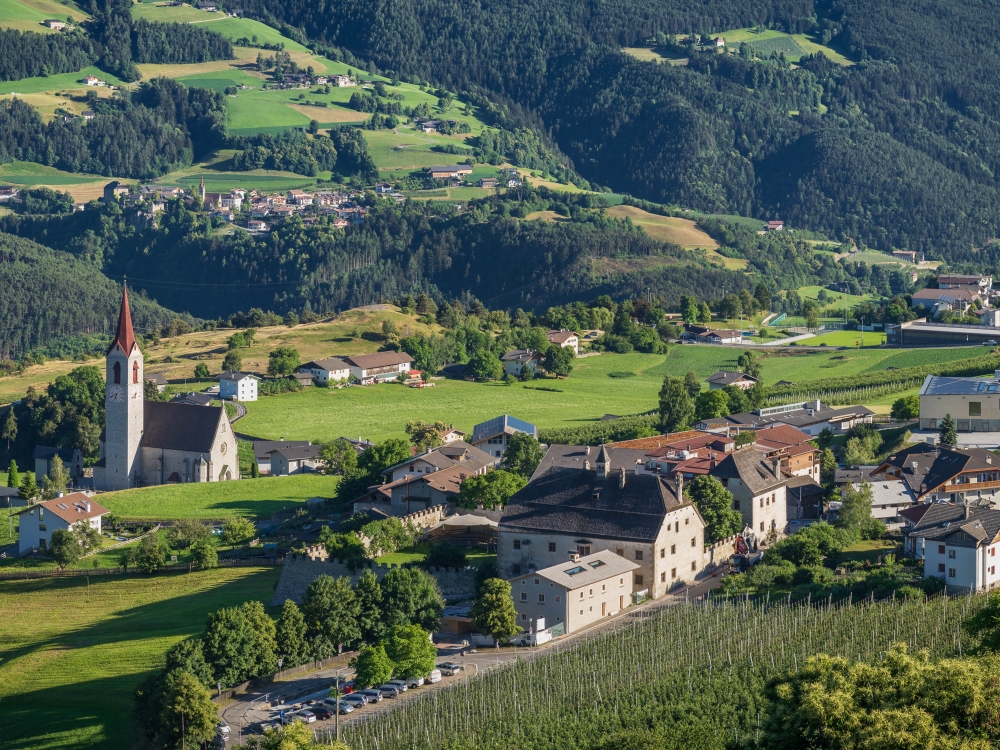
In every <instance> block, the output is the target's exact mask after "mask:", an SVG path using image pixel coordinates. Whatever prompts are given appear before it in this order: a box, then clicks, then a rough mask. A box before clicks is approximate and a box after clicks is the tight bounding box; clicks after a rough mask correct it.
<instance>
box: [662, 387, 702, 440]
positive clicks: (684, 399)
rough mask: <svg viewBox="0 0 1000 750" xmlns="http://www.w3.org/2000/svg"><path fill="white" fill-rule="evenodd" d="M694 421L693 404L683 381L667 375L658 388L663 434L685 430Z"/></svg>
mask: <svg viewBox="0 0 1000 750" xmlns="http://www.w3.org/2000/svg"><path fill="white" fill-rule="evenodd" d="M693 420H694V403H693V402H692V401H691V395H690V394H689V393H688V390H687V388H685V387H684V381H683V380H681V379H680V378H675V377H673V376H671V375H667V376H666V377H665V378H664V379H663V387H661V388H660V426H661V428H662V429H663V431H664V432H668V433H669V432H676V431H678V430H682V429H685V428H686V427H688V426H689V425H690V424H691V422H692V421H693Z"/></svg>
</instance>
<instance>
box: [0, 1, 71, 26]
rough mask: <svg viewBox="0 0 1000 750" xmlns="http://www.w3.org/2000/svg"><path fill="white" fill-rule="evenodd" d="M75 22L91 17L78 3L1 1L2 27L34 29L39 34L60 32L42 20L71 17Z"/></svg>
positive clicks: (64, 19) (61, 19) (62, 19)
mask: <svg viewBox="0 0 1000 750" xmlns="http://www.w3.org/2000/svg"><path fill="white" fill-rule="evenodd" d="M71 16H72V18H73V20H74V22H75V23H79V22H80V21H84V20H86V19H88V18H90V15H89V14H87V13H85V12H84V11H83V10H81V9H80V7H79V6H78V5H77V4H76V3H71V2H69V1H68V0H67V2H56V0H4V1H3V2H2V3H0V28H4V29H17V30H18V31H33V32H37V33H39V34H55V33H58V32H56V31H54V30H53V29H50V28H48V27H47V26H43V25H42V21H44V20H45V19H47V18H54V19H57V20H60V21H66V20H67V19H68V18H69V17H71Z"/></svg>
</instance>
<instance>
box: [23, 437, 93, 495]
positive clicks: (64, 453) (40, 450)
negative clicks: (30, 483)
mask: <svg viewBox="0 0 1000 750" xmlns="http://www.w3.org/2000/svg"><path fill="white" fill-rule="evenodd" d="M56 456H58V457H59V459H60V460H61V461H62V463H63V468H64V469H65V470H66V471H67V472H68V473H69V478H70V481H71V482H72V483H73V484H74V485H78V483H79V481H80V480H81V479H82V478H83V454H82V453H81V452H80V449H79V448H49V447H48V446H45V445H36V446H35V452H34V453H33V454H32V456H31V459H32V460H33V461H34V462H35V481H36V482H37V483H38V486H39V487H41V486H42V480H43V479H44V478H45V477H46V476H50V475H51V474H52V460H53V459H54V458H56Z"/></svg>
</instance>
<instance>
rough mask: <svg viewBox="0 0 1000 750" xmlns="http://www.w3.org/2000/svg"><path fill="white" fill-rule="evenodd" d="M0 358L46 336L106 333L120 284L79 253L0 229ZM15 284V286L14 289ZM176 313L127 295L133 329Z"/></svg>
mask: <svg viewBox="0 0 1000 750" xmlns="http://www.w3.org/2000/svg"><path fill="white" fill-rule="evenodd" d="M0 289H5V290H7V292H6V293H4V294H0V359H12V358H14V357H17V356H20V355H21V354H23V353H24V352H26V351H27V350H29V349H32V348H34V347H36V346H40V345H42V344H45V343H47V342H48V341H49V340H50V339H51V338H53V337H55V336H58V335H61V334H70V333H82V332H85V331H88V332H98V333H107V332H109V329H113V328H114V325H115V323H116V321H117V315H118V307H119V305H120V304H121V287H119V286H118V285H117V284H115V283H114V282H113V281H111V280H110V279H108V278H107V277H106V276H104V275H103V274H102V273H101V272H100V270H99V269H98V268H97V267H96V266H95V265H94V264H93V263H90V262H87V261H86V260H84V259H81V258H77V257H74V256H73V255H71V254H69V253H64V252H59V251H57V250H52V249H50V248H48V247H42V246H41V245H38V244H36V243H34V242H31V241H28V240H25V239H21V238H18V237H13V236H11V235H9V234H3V233H0ZM14 290H16V291H14ZM174 317H176V315H175V314H174V313H172V312H170V311H169V310H166V309H164V308H163V307H161V306H160V305H157V304H156V303H155V302H151V301H149V300H148V299H147V298H146V297H145V296H143V295H140V294H136V295H135V296H134V299H132V318H133V320H134V321H135V325H136V329H137V330H139V331H142V330H144V329H146V328H147V327H149V326H153V325H157V326H159V325H162V324H164V323H166V322H167V321H168V320H170V319H171V318H174Z"/></svg>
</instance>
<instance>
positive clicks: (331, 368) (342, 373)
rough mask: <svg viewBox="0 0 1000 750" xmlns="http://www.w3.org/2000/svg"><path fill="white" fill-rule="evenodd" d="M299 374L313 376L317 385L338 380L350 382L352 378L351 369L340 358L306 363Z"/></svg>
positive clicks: (328, 358)
mask: <svg viewBox="0 0 1000 750" xmlns="http://www.w3.org/2000/svg"><path fill="white" fill-rule="evenodd" d="M299 372H307V373H309V374H311V375H312V377H313V380H315V381H316V382H317V383H329V382H330V381H336V380H349V379H350V377H351V367H350V365H348V364H347V362H345V361H344V360H342V359H339V358H338V357H327V358H326V359H317V360H314V361H313V362H306V363H305V364H304V365H302V366H301V367H299Z"/></svg>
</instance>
